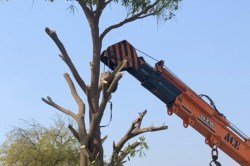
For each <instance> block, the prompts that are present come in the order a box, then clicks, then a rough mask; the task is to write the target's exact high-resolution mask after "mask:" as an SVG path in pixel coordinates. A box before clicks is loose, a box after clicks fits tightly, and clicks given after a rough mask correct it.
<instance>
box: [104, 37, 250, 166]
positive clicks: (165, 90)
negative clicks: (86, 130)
mask: <svg viewBox="0 0 250 166" xmlns="http://www.w3.org/2000/svg"><path fill="white" fill-rule="evenodd" d="M124 59H126V60H127V64H126V66H125V67H124V70H126V71H127V72H129V73H130V74H131V75H133V76H134V77H135V78H136V79H137V80H139V81H140V82H141V85H142V86H143V87H144V88H146V89H148V90H149V91H150V92H151V93H153V94H154V95H155V96H156V97H158V98H159V99H160V100H161V101H162V102H164V103H165V104H166V106H167V113H168V114H169V115H172V114H173V113H175V114H176V115H177V116H179V117H180V118H181V119H182V120H183V126H184V127H185V128H186V127H188V126H192V127H193V128H194V129H195V130H196V131H198V132H199V133H200V134H201V135H203V136H204V137H205V143H206V144H208V145H209V146H211V147H213V146H216V147H218V148H220V149H221V150H222V151H224V152H225V153H226V154H227V155H229V156H230V157H231V158H232V159H234V160H235V161H236V162H238V163H239V164H240V165H242V166H250V139H249V138H248V137H247V136H246V135H245V134H243V133H242V132H240V131H239V130H238V129H237V128H236V127H234V126H233V125H232V124H231V123H230V121H228V120H227V118H226V117H225V116H224V115H223V114H221V113H220V112H219V111H218V110H217V109H216V107H215V106H214V107H213V106H212V105H209V104H208V103H207V102H206V101H204V100H203V99H202V98H201V96H199V95H197V94H196V93H195V92H194V91H193V90H192V89H191V88H189V87H188V86H187V85H186V84H185V83H183V82H182V81H181V80H180V79H179V78H178V77H176V76H175V75H174V74H173V73H172V72H171V71H170V70H168V69H167V68H166V67H165V66H164V61H159V62H157V63H156V64H155V67H152V66H150V65H149V64H148V63H147V62H146V61H145V60H144V58H143V57H138V55H137V52H136V49H135V48H134V47H133V46H132V45H131V44H130V43H129V42H127V41H126V40H123V41H121V42H118V43H116V44H114V45H111V46H109V47H108V48H107V49H106V50H105V51H103V53H102V54H101V61H102V62H103V63H104V64H105V65H107V66H108V67H109V68H110V69H112V70H114V69H115V67H117V66H118V65H119V64H120V63H122V61H123V60H124ZM212 104H213V103H212Z"/></svg>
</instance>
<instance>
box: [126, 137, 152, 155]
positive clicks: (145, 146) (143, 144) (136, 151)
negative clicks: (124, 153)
mask: <svg viewBox="0 0 250 166" xmlns="http://www.w3.org/2000/svg"><path fill="white" fill-rule="evenodd" d="M139 142H140V145H139V148H138V149H135V148H128V152H129V155H130V157H135V156H136V154H139V157H143V156H144V157H146V154H145V150H148V149H149V146H148V144H147V142H146V141H145V137H144V136H141V137H139ZM128 160H130V158H129V157H128Z"/></svg>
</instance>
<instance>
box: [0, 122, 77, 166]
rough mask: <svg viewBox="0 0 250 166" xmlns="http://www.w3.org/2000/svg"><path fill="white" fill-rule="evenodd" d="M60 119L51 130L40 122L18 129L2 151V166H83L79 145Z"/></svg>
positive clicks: (0, 151) (12, 131)
mask: <svg viewBox="0 0 250 166" xmlns="http://www.w3.org/2000/svg"><path fill="white" fill-rule="evenodd" d="M65 125H66V124H65V122H64V121H63V120H62V119H61V118H59V119H57V120H56V121H55V123H54V125H53V126H52V127H50V128H45V127H43V126H42V125H41V124H39V123H38V122H37V121H34V120H33V121H31V122H28V121H23V127H14V128H13V129H12V130H11V131H10V132H9V133H8V134H7V139H6V140H5V142H4V143H3V144H2V146H1V147H0V163H2V164H4V165H6V166H12V165H15V166H23V165H36V166H44V165H45V166H47V165H48V166H49V165H53V166H56V165H64V166H67V165H70V166H71V165H79V158H80V156H79V145H78V140H76V139H75V138H74V136H73V135H72V134H71V132H70V131H69V130H68V129H67V128H66V127H65Z"/></svg>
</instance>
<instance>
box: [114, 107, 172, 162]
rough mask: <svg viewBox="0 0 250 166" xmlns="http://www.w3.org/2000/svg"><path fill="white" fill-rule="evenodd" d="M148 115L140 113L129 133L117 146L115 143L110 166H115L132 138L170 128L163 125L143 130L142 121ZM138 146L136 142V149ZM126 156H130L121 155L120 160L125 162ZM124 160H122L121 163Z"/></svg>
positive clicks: (144, 112)
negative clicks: (114, 163)
mask: <svg viewBox="0 0 250 166" xmlns="http://www.w3.org/2000/svg"><path fill="white" fill-rule="evenodd" d="M146 113H147V110H145V111H143V112H142V113H139V117H138V118H137V119H136V120H134V121H133V122H132V124H131V126H130V128H129V129H128V131H127V133H126V134H125V135H124V136H123V137H122V138H121V140H120V141H119V142H118V143H117V144H115V143H113V153H112V158H111V164H110V166H112V165H113V164H112V163H113V162H114V160H115V159H119V158H117V157H118V155H119V153H120V152H121V149H122V147H123V146H124V144H125V143H126V142H127V141H128V140H130V139H131V138H134V137H135V136H137V135H139V134H142V133H145V132H153V131H161V130H165V129H167V128H168V127H167V126H165V125H162V126H159V127H154V126H151V127H146V128H143V129H141V123H142V120H143V118H144V116H145V114H146ZM137 144H138V143H136V142H135V143H134V144H133V145H135V147H136V146H138V145H137ZM125 154H128V153H124V154H120V157H121V158H120V159H122V160H123V159H124V158H125V157H126V156H124V155H125ZM122 160H120V162H121V161H122Z"/></svg>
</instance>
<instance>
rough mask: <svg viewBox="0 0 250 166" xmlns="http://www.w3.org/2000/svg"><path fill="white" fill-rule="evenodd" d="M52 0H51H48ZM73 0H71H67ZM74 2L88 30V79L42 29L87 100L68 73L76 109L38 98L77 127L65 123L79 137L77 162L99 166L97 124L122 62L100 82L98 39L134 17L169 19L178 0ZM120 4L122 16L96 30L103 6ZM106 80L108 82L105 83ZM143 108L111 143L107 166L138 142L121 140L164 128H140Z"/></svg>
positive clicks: (57, 41) (50, 32) (52, 35)
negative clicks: (86, 21) (53, 44)
mask: <svg viewBox="0 0 250 166" xmlns="http://www.w3.org/2000/svg"><path fill="white" fill-rule="evenodd" d="M49 1H50V2H53V1H54V0H49ZM71 1H74V0H71ZM75 1H76V2H78V4H79V6H80V8H81V9H82V11H83V13H84V15H85V16H86V19H87V20H88V24H89V27H90V30H91V36H92V49H93V51H92V61H91V64H90V70H91V82H90V83H89V84H86V83H85V81H84V80H83V79H82V77H81V76H80V74H79V73H78V71H77V69H76V67H75V66H74V64H73V62H72V61H71V59H70V56H69V55H68V53H67V51H66V48H65V47H64V45H63V43H62V42H61V41H60V39H59V37H58V36H57V34H56V32H55V31H54V30H52V29H50V28H46V29H45V31H46V33H47V34H48V35H49V37H50V38H51V39H52V40H53V41H54V43H55V44H56V45H57V47H58V48H59V50H60V52H61V54H60V57H61V59H62V60H63V61H64V62H65V63H66V65H67V66H68V67H69V69H70V71H71V74H72V75H73V77H74V79H75V81H76V82H77V84H78V85H79V86H80V88H81V90H82V91H83V92H84V93H85V95H86V96H87V101H86V102H84V101H83V100H82V99H81V97H80V96H79V94H78V92H77V91H76V88H75V85H74V83H73V81H72V79H71V77H70V75H69V74H68V73H65V74H64V77H65V79H66V81H67V83H68V86H69V88H70V90H71V94H72V96H73V98H74V99H75V101H76V103H77V105H78V111H76V112H74V111H72V110H69V109H66V108H64V107H62V106H61V105H59V104H57V103H56V102H54V100H52V99H51V98H50V97H49V96H48V97H47V98H42V100H43V101H44V102H45V103H47V104H48V105H50V106H52V107H54V108H56V109H57V110H59V111H61V112H63V113H65V114H67V115H69V116H70V117H72V118H73V119H74V120H75V121H76V123H77V125H78V129H75V128H74V127H73V126H71V125H69V129H70V130H71V131H72V133H73V134H74V136H75V137H76V138H77V139H78V140H79V142H80V145H81V153H80V165H81V166H86V165H88V162H89V161H90V162H91V163H95V165H96V166H103V165H104V162H103V146H102V143H103V142H104V140H105V138H106V137H104V138H101V127H100V122H101V119H102V117H103V114H104V110H105V107H106V105H107V102H108V101H109V99H110V96H111V93H112V92H113V90H114V89H115V88H116V85H117V83H118V81H119V80H120V79H121V78H122V73H121V72H120V71H121V70H122V68H123V67H124V66H125V65H126V63H127V62H126V61H123V63H122V64H120V65H119V66H117V68H116V69H115V70H114V71H113V72H112V73H111V74H109V75H107V76H106V77H104V79H103V80H102V81H99V80H100V54H101V48H102V41H103V39H104V38H105V36H106V35H107V34H108V33H109V32H110V31H112V30H114V29H116V28H119V27H122V26H123V25H125V24H127V23H130V22H132V21H135V20H139V19H143V18H146V17H150V16H155V17H161V18H163V19H164V20H168V19H171V18H172V17H173V16H174V14H173V12H174V11H175V10H177V9H178V6H179V2H180V0H155V1H152V2H151V1H150V0H141V1H138V0H131V1H128V0H121V1H118V0H88V1H85V0H75ZM119 3H120V4H121V5H122V6H123V7H125V8H126V9H127V15H126V16H125V19H123V20H121V21H120V22H118V23H116V24H114V25H110V26H109V27H107V28H106V29H104V31H102V32H100V30H99V22H100V17H101V15H102V13H103V11H104V9H106V8H107V5H118V4H119ZM107 83H110V85H109V86H108V85H107ZM85 104H88V106H89V108H90V109H89V124H90V127H89V129H88V130H87V129H86V125H85V120H86V117H85V112H86V107H85ZM146 113H147V111H144V112H142V113H140V114H139V117H138V118H137V119H136V120H135V121H133V122H132V124H131V126H130V128H129V130H128V131H127V133H126V134H125V135H124V136H123V137H122V138H121V140H120V141H118V143H117V144H115V143H114V144H113V153H112V156H111V161H110V163H109V166H114V165H119V164H121V163H122V162H123V160H124V158H125V157H126V156H127V155H128V154H129V149H135V148H136V147H137V146H139V145H140V143H141V142H140V141H136V142H134V143H132V144H130V145H129V146H128V147H124V145H125V143H126V142H127V141H128V140H130V139H131V138H133V137H135V136H137V135H139V134H142V133H145V132H152V131H160V130H164V129H167V126H165V125H163V126H159V127H153V126H152V127H146V128H141V122H142V120H143V117H144V116H145V114H146Z"/></svg>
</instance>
